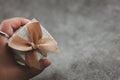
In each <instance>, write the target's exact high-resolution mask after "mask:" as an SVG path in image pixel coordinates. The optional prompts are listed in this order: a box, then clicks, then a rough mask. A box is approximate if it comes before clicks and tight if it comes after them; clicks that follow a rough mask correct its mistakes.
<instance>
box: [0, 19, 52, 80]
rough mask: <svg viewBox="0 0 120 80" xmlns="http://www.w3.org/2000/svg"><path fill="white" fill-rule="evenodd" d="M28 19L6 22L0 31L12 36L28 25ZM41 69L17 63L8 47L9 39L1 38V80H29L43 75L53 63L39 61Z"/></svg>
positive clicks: (46, 60)
mask: <svg viewBox="0 0 120 80" xmlns="http://www.w3.org/2000/svg"><path fill="white" fill-rule="evenodd" d="M28 22H29V20H28V19H24V18H12V19H7V20H4V21H3V22H2V23H1V25H0V31H3V32H5V33H7V34H8V35H9V36H11V35H12V34H13V33H14V32H15V31H16V30H17V29H18V28H20V27H21V26H22V25H25V24H26V23H28ZM39 63H40V65H41V69H40V70H37V69H34V68H29V67H26V66H22V65H20V64H18V63H17V62H16V60H15V59H14V55H13V52H12V50H11V49H10V48H9V47H8V46H7V38H5V37H3V36H0V80H28V79H30V78H32V77H34V76H36V75H38V74H39V73H41V72H42V71H43V70H44V69H45V68H46V67H48V66H49V65H50V64H51V62H50V60H48V59H41V60H40V61H39Z"/></svg>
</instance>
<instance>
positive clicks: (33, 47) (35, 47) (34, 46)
mask: <svg viewBox="0 0 120 80" xmlns="http://www.w3.org/2000/svg"><path fill="white" fill-rule="evenodd" d="M30 44H31V46H32V49H33V50H36V49H37V48H38V46H37V45H35V44H34V43H33V42H32V43H30Z"/></svg>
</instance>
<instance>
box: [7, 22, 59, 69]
mask: <svg viewBox="0 0 120 80" xmlns="http://www.w3.org/2000/svg"><path fill="white" fill-rule="evenodd" d="M27 29H28V34H29V38H30V41H28V40H26V39H24V38H22V37H20V36H19V35H17V34H14V35H13V36H12V39H11V41H10V43H9V44H8V45H9V46H10V47H11V48H13V49H15V50H18V51H23V52H25V62H26V64H27V65H28V66H30V67H34V68H37V69H39V68H40V66H41V65H40V64H39V60H38V57H37V54H38V53H37V52H40V54H41V55H42V56H44V57H46V56H47V52H55V51H57V50H58V47H57V43H56V42H55V40H53V39H51V38H43V37H42V30H41V26H40V24H39V22H33V23H30V24H28V25H27Z"/></svg>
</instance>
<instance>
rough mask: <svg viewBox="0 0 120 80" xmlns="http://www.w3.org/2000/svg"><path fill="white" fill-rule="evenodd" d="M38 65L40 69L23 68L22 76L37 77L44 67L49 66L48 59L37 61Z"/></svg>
mask: <svg viewBox="0 0 120 80" xmlns="http://www.w3.org/2000/svg"><path fill="white" fill-rule="evenodd" d="M39 63H40V65H41V68H40V69H35V68H28V67H25V68H24V76H25V77H27V78H32V77H34V76H36V75H38V74H39V73H41V72H42V71H43V70H44V69H45V68H46V67H48V66H49V65H50V64H51V62H50V60H49V59H41V60H40V61H39Z"/></svg>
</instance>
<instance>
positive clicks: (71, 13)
mask: <svg viewBox="0 0 120 80" xmlns="http://www.w3.org/2000/svg"><path fill="white" fill-rule="evenodd" d="M16 16H20V17H26V18H29V19H32V18H37V19H38V20H39V21H40V22H41V24H42V25H43V26H44V27H45V28H46V29H47V30H48V31H49V32H50V33H51V34H52V35H53V37H54V38H55V39H56V40H57V42H58V44H59V46H60V49H61V52H60V54H58V55H56V54H49V57H50V58H51V60H52V65H51V66H50V67H48V68H47V69H46V70H45V71H44V72H43V73H41V74H40V75H38V76H37V77H35V78H33V79H32V80H120V0H0V21H2V20H4V19H7V18H11V17H16Z"/></svg>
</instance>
